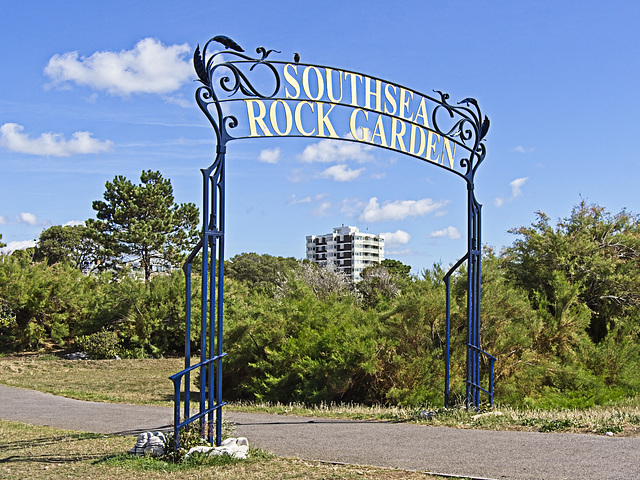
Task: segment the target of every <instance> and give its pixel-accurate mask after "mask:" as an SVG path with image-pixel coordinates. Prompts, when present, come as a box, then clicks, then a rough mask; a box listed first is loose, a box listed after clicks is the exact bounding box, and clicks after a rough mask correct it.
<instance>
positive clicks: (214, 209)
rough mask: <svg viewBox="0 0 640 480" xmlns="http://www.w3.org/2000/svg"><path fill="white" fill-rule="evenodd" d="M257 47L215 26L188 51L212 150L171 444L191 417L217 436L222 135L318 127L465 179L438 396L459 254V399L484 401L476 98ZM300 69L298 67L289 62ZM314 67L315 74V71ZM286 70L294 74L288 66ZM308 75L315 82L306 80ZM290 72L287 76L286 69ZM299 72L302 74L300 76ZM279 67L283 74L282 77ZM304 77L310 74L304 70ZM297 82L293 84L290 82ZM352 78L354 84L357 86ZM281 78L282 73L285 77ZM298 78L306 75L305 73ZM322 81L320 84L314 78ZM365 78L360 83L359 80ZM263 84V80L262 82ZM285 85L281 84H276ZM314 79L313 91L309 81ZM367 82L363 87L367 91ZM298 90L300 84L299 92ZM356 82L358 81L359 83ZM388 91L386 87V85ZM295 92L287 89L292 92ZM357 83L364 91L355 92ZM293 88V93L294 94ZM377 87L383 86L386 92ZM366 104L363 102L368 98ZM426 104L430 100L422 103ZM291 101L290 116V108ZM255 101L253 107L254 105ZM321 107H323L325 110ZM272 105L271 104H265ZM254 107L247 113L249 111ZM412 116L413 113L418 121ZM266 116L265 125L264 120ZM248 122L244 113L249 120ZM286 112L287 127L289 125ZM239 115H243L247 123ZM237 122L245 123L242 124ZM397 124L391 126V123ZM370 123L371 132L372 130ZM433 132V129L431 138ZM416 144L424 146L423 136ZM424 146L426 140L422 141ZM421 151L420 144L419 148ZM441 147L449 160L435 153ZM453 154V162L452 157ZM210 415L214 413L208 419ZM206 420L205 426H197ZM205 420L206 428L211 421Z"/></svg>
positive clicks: (304, 132) (480, 147)
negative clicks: (194, 403) (337, 116)
mask: <svg viewBox="0 0 640 480" xmlns="http://www.w3.org/2000/svg"><path fill="white" fill-rule="evenodd" d="M211 42H217V43H219V44H222V45H223V46H224V47H225V48H224V49H223V50H220V51H215V52H214V53H213V54H211V55H208V54H207V48H208V47H209V46H210V45H211ZM256 53H257V54H258V56H257V57H253V56H250V55H248V54H246V53H245V52H244V50H243V49H242V48H241V47H240V46H239V45H238V44H236V43H235V42H234V41H233V40H231V39H230V38H228V37H224V36H216V37H213V38H212V39H211V40H209V41H208V42H207V43H206V44H205V45H204V48H203V49H202V53H201V52H200V48H199V46H198V47H197V48H196V50H195V52H194V56H193V64H194V68H195V71H196V74H197V76H198V81H199V82H200V83H201V85H200V86H199V87H198V88H197V89H196V94H195V98H196V103H197V104H198V106H199V107H200V109H201V110H202V112H203V113H204V115H205V116H206V117H207V119H208V120H209V122H210V124H211V126H212V128H213V131H214V135H215V145H216V150H215V159H214V162H213V163H212V164H211V165H210V166H209V167H208V168H206V169H201V172H202V181H203V200H202V202H203V203H202V204H203V226H202V235H201V238H200V241H199V243H198V244H197V246H196V247H195V248H194V250H193V251H192V252H191V254H190V255H189V257H188V258H187V261H186V262H185V264H184V267H183V270H184V272H185V276H186V317H185V323H186V328H185V368H184V369H183V370H182V371H180V372H178V373H176V374H175V375H172V376H171V377H170V379H171V380H172V381H173V383H174V392H175V407H174V432H175V439H176V442H175V445H176V448H178V446H179V444H180V436H179V434H180V429H181V428H182V427H184V426H186V425H188V424H190V423H192V422H194V421H196V420H199V421H200V428H201V431H202V434H203V436H205V434H206V436H207V437H208V440H209V442H210V443H211V444H213V443H214V441H215V443H216V444H217V445H219V444H220V442H221V438H222V407H223V406H224V405H225V402H224V401H223V400H222V359H223V358H224V356H225V355H226V354H225V353H224V352H223V348H222V333H223V321H222V318H223V317H222V311H223V301H222V299H223V293H224V231H225V175H224V174H225V158H226V148H227V143H228V142H230V141H232V140H238V139H246V138H267V137H274V136H275V137H278V136H281V137H285V136H286V137H306V138H309V137H319V138H334V139H336V140H343V141H351V142H365V143H367V144H368V145H374V146H377V147H380V148H384V149H387V150H392V151H396V152H399V153H402V154H405V155H408V156H411V157H414V158H419V159H421V160H423V161H426V162H428V163H432V164H433V165H436V166H438V167H441V168H444V169H446V170H449V171H451V172H452V173H454V174H456V175H457V176H458V177H461V178H463V179H464V180H465V182H466V185H467V253H466V254H465V255H464V256H463V257H462V258H461V259H460V260H459V261H458V262H457V263H456V264H455V265H454V266H453V267H452V268H451V269H450V270H449V271H448V272H447V274H446V275H445V276H444V278H443V280H444V283H445V286H446V298H447V305H446V329H447V331H446V347H445V388H444V405H445V407H448V406H449V372H450V331H451V328H450V310H451V309H450V293H451V289H450V284H451V276H452V275H453V273H454V272H455V271H456V270H457V269H458V268H459V267H460V266H461V265H462V264H463V263H464V262H465V261H466V262H467V342H466V347H467V360H466V362H467V363H466V381H465V382H466V398H465V402H466V405H467V407H468V408H478V407H479V406H480V395H481V393H485V394H487V395H488V398H489V403H490V404H493V365H494V362H495V358H494V357H493V356H491V355H489V354H488V353H487V352H485V351H484V350H483V349H482V347H481V338H480V294H481V291H480V283H481V250H482V243H481V230H482V229H481V205H480V204H479V203H478V202H477V200H476V198H475V194H474V177H475V173H476V171H477V169H478V167H479V166H480V164H481V163H482V162H483V160H484V158H485V155H486V148H485V145H484V143H483V142H484V139H485V136H486V134H487V131H488V129H489V119H488V117H486V116H484V115H483V114H482V112H481V110H480V107H479V105H478V102H477V101H476V100H475V99H473V98H465V99H464V100H462V101H460V102H458V103H456V104H451V103H449V95H448V94H447V93H443V92H441V91H434V93H435V94H436V95H425V94H422V93H420V92H418V91H416V90H412V89H408V88H406V87H403V86H401V85H399V84H395V83H392V82H388V81H385V80H382V79H380V78H377V77H372V76H368V75H365V74H362V73H358V72H354V71H349V70H343V69H342V70H341V69H335V68H332V67H327V66H323V65H314V64H308V63H300V61H299V56H298V54H295V56H294V61H293V62H284V61H277V60H271V59H269V57H270V56H271V54H273V53H280V52H277V51H275V50H267V49H265V48H264V47H258V48H257V49H256ZM298 69H300V71H302V72H304V73H302V77H300V75H299V71H298ZM322 71H324V72H325V73H324V75H326V76H325V77H324V78H323V77H322ZM335 72H337V73H338V77H339V79H340V82H341V85H340V99H336V98H334V96H333V95H332V94H333V92H330V90H329V89H330V86H329V84H330V83H331V81H332V80H333V78H334V77H335V75H334V73H335ZM294 73H295V76H294ZM259 74H261V75H262V77H261V81H260V83H259V84H258V83H257V82H255V81H252V80H250V78H251V76H258V75H259ZM312 75H313V76H315V84H313V81H314V78H313V77H312ZM296 76H297V77H296ZM305 76H306V77H305ZM283 77H284V80H285V82H283ZM309 77H311V80H309ZM343 77H344V79H345V80H346V79H347V77H349V81H350V84H349V85H350V88H351V92H350V93H351V100H350V101H347V100H346V99H345V100H343V90H342V88H343V85H342V82H343V80H342V79H343ZM299 80H300V83H302V85H301V84H300V83H299ZM358 80H360V82H361V84H362V85H363V86H362V88H361V91H358V90H357V85H358ZM287 82H288V84H287V85H284V86H283V83H287ZM305 82H306V83H305ZM324 82H326V83H327V89H326V91H324V90H323V92H324V93H323V94H320V90H321V88H320V87H321V85H322V88H323V89H324ZM365 83H366V86H365ZM265 84H266V86H265ZM372 84H373V85H374V86H375V88H376V89H377V90H376V91H375V92H374V93H372V91H371V89H370V88H369V86H370V85H372ZM287 86H288V87H290V89H291V90H288V89H287V88H286V87H287ZM312 88H315V90H316V91H315V95H314V94H312V93H311V89H312ZM367 88H369V90H368V91H367ZM383 89H384V95H385V99H387V100H389V101H392V100H391V98H394V101H395V97H393V95H395V94H396V93H398V92H399V93H398V95H399V96H398V98H397V102H396V103H399V104H400V107H399V109H397V108H395V107H394V108H393V109H391V108H389V109H388V108H387V106H386V105H385V107H384V109H383V108H382V102H381V101H380V100H379V98H381V97H382V94H383ZM302 90H304V94H305V95H306V96H305V95H302ZM362 90H363V91H362ZM389 92H392V93H389ZM296 93H297V94H296ZM363 93H364V96H363ZM294 94H296V95H294ZM387 95H389V96H388V97H387ZM416 98H418V99H419V106H418V107H417V111H416V113H415V115H411V116H410V117H407V116H406V113H407V112H405V109H408V108H409V100H408V99H412V100H414V99H416ZM372 99H374V100H375V101H376V105H372V104H371V100H372ZM232 102H244V106H245V107H246V113H247V119H248V120H247V121H245V122H244V124H245V125H244V127H245V129H244V131H243V130H242V125H241V124H242V123H243V122H241V121H240V120H239V119H238V115H237V114H230V113H229V114H225V112H224V110H223V106H225V105H226V104H228V103H232ZM427 104H428V105H429V106H430V107H431V111H430V113H429V112H428V108H427ZM267 106H268V107H269V109H270V111H271V113H270V118H268V119H266V120H265V117H266V109H267ZM279 106H280V107H281V108H280V110H281V112H282V113H283V114H284V116H285V129H284V131H283V130H281V129H280V125H279V124H278V107H279ZM292 107H293V109H294V111H295V118H294V114H293V111H292V110H291V108H292ZM303 107H306V110H307V113H306V114H307V117H309V111H311V112H312V113H313V114H314V115H316V112H315V110H317V123H316V124H315V128H314V130H313V131H314V132H315V131H316V130H317V135H313V134H310V133H309V130H308V129H307V128H306V127H305V126H304V125H303V118H304V117H303V115H304V114H303V113H302V108H303ZM255 108H258V111H257V112H256V110H255ZM325 108H327V109H328V111H327V113H326V114H325ZM334 108H338V109H339V110H342V114H343V115H344V114H345V112H346V113H347V114H349V115H350V117H349V118H350V122H351V123H350V126H351V131H352V138H340V137H337V136H336V135H335V130H334V129H333V125H332V124H331V120H330V119H329V117H328V115H329V114H330V113H331V112H332V110H333V109H334ZM273 112H276V113H273ZM256 113H257V114H256ZM376 115H377V117H376V118H377V121H376V125H375V129H374V130H373V134H372V136H371V137H367V136H366V135H365V133H364V132H365V127H362V128H363V130H362V132H363V133H362V135H361V136H359V135H358V134H354V123H355V120H354V118H355V119H358V118H360V119H362V118H365V119H367V120H369V117H370V116H371V117H372V118H373V117H374V116H376ZM418 118H421V119H422V122H419V121H418ZM269 120H270V121H271V129H270V128H269V125H267V123H266V122H267V121H269ZM251 122H253V123H251ZM294 122H295V131H294V128H293V127H294ZM384 122H387V123H388V124H390V125H391V128H392V129H393V130H392V132H391V136H390V137H389V138H390V139H391V141H390V142H387V138H386V137H385V136H384V135H385V133H383V130H384V124H385V123H384ZM247 124H249V125H248V126H247ZM247 128H248V129H249V130H248V132H247ZM398 129H401V132H398ZM407 129H410V132H411V135H410V138H411V140H410V141H411V144H410V146H409V148H407V146H406V145H405V143H404V139H403V138H404V137H403V136H405V135H406V133H407V131H408V130H407ZM376 131H377V132H378V134H377V136H378V141H376V140H375V137H376ZM418 136H419V138H420V140H419V145H420V148H419V150H416V149H415V148H414V147H415V140H416V139H417V138H418ZM436 137H437V138H436ZM433 139H436V140H435V142H436V143H437V141H439V140H437V139H440V140H441V141H442V143H443V146H442V157H441V158H440V160H441V161H440V162H439V163H438V162H437V161H434V159H433V158H432V157H431V156H430V152H431V150H433V149H434V147H433V145H435V143H434V140H433ZM425 145H426V146H425ZM456 148H458V151H460V150H462V152H464V153H463V155H462V156H461V158H460V159H459V161H455V160H456V157H455V149H456ZM430 149H431V150H430ZM423 152H425V153H423ZM445 154H446V155H447V160H448V162H449V165H447V164H446V163H445ZM454 163H455V164H456V165H454ZM200 253H201V261H202V278H201V287H202V296H201V301H200V305H201V318H200V331H201V338H200V355H201V358H200V362H198V363H196V364H193V365H191V363H190V358H191V277H192V275H191V269H192V264H193V262H194V261H195V260H196V257H197V255H198V254H200ZM483 357H484V358H485V359H486V360H488V367H489V368H488V373H489V378H488V382H487V383H486V385H487V386H486V388H484V387H482V385H481V363H482V358H483ZM196 369H197V370H199V371H200V399H199V400H200V406H199V411H198V413H196V414H193V415H192V414H191V412H190V400H191V399H190V391H189V388H188V387H187V388H185V389H184V390H185V394H184V397H183V398H182V402H183V403H184V410H183V413H182V416H181V395H180V393H181V387H182V385H183V381H184V385H186V386H189V385H190V384H191V383H190V375H191V372H193V371H194V370H196ZM214 416H215V419H214ZM207 424H208V425H209V430H208V431H207V432H205V426H206V425H207ZM214 425H215V433H214V429H213V426H214Z"/></svg>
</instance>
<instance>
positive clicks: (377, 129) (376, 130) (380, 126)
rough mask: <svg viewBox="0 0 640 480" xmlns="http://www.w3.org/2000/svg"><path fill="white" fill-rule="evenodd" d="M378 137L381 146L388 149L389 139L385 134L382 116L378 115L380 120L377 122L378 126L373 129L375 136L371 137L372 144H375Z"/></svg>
mask: <svg viewBox="0 0 640 480" xmlns="http://www.w3.org/2000/svg"><path fill="white" fill-rule="evenodd" d="M376 137H380V146H381V147H388V144H387V139H386V138H385V134H384V125H383V124H382V115H378V120H376V126H375V128H374V129H373V135H371V140H370V142H371V143H374V140H375V138H376Z"/></svg>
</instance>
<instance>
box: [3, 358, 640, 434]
mask: <svg viewBox="0 0 640 480" xmlns="http://www.w3.org/2000/svg"><path fill="white" fill-rule="evenodd" d="M182 365H183V360H182V359H179V358H161V359H142V360H88V361H78V360H61V359H57V358H55V357H53V356H51V355H44V356H37V355H26V356H20V357H2V358H0V383H2V384H4V385H8V386H14V387H21V388H30V389H35V390H39V391H42V392H47V393H52V394H54V395H63V396H67V397H71V398H76V399H79V400H92V401H104V402H111V403H131V404H138V405H159V406H166V407H170V406H172V405H173V391H172V384H171V382H170V381H169V380H168V377H169V375H171V374H173V373H175V372H176V371H178V370H179V369H180V368H182ZM196 395H197V392H195V391H194V396H196ZM194 408H196V405H195V404H194ZM226 408H227V409H229V410H231V411H238V412H254V413H271V414H276V415H298V416H309V417H321V418H346V419H353V420H377V421H380V420H383V421H390V422H405V423H420V424H424V425H432V426H443V427H452V428H476V429H478V428H479V429H494V430H524V431H538V432H571V433H586V434H597V435H604V434H606V433H607V432H610V433H611V434H614V435H616V436H640V397H635V398H628V399H624V400H619V401H616V402H610V403H609V404H607V405H600V406H594V407H590V408H584V409H566V408H561V409H557V408H556V409H528V408H514V407H511V406H508V405H504V404H498V405H496V406H495V408H493V409H487V410H485V411H483V412H469V411H467V410H466V409H464V408H461V407H455V408H451V409H444V408H442V404H441V402H438V403H433V404H423V405H420V406H390V405H381V404H374V405H361V404H354V403H323V402H320V403H316V404H304V403H268V402H246V401H244V402H239V401H237V402H231V403H230V404H229V405H228V406H227V407H226Z"/></svg>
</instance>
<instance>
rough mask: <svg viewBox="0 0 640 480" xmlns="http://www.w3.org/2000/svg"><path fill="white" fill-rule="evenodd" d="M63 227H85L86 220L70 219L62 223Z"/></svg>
mask: <svg viewBox="0 0 640 480" xmlns="http://www.w3.org/2000/svg"><path fill="white" fill-rule="evenodd" d="M62 226H63V227H80V226H82V227H84V222H83V221H80V220H70V221H68V222H67V223H65V224H63V225H62Z"/></svg>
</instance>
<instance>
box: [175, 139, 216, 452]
mask: <svg viewBox="0 0 640 480" xmlns="http://www.w3.org/2000/svg"><path fill="white" fill-rule="evenodd" d="M225 154H226V149H225V148H224V146H219V147H218V149H217V155H216V161H215V162H214V163H213V164H212V165H211V166H210V167H209V168H207V169H202V170H201V172H202V191H203V212H202V235H201V238H200V241H199V242H198V245H197V246H196V247H195V248H194V250H193V251H192V252H191V254H190V255H189V257H188V258H187V261H186V262H185V264H184V267H183V270H184V273H185V277H186V292H185V294H186V316H185V368H184V370H182V371H180V372H178V373H176V374H175V375H172V376H171V377H169V378H170V379H171V380H172V381H173V383H174V390H175V399H174V422H173V428H174V435H175V448H176V449H177V448H179V445H180V429H181V428H183V427H185V426H187V425H189V424H191V423H193V422H195V421H196V420H198V421H199V424H200V434H201V436H202V438H206V439H207V440H208V441H209V443H210V444H211V445H214V444H215V445H217V446H220V444H221V442H222V407H223V406H224V405H226V403H225V402H223V401H222V359H223V358H224V357H225V356H226V354H225V353H224V352H223V348H222V333H223V295H224V225H225V218H224V215H225V180H224V173H225V172H224V166H225ZM198 255H200V256H201V258H200V259H199V260H200V262H201V273H200V344H199V347H200V348H199V350H200V361H199V362H198V363H195V364H193V365H191V356H192V352H191V326H192V309H191V297H192V265H193V263H194V262H195V261H197V260H198ZM196 369H197V370H198V371H199V376H200V381H199V411H198V412H197V413H195V414H191V412H190V401H191V393H190V388H191V372H192V371H194V370H196ZM183 380H184V382H183ZM182 386H184V387H182ZM182 388H184V396H181V389H182ZM181 400H183V402H181ZM181 403H183V404H184V406H183V410H182V411H183V414H182V416H181V408H180V405H181Z"/></svg>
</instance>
